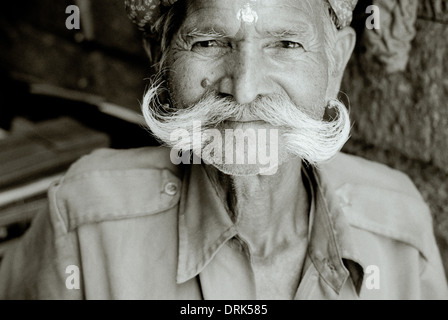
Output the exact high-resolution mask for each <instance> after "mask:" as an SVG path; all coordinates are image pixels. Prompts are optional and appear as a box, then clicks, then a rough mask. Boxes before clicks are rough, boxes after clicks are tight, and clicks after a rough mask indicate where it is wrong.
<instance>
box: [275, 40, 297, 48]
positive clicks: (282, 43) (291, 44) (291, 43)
mask: <svg viewBox="0 0 448 320" xmlns="http://www.w3.org/2000/svg"><path fill="white" fill-rule="evenodd" d="M276 46H277V47H280V48H284V49H303V46H302V45H301V44H300V43H298V42H294V41H279V42H277V43H276Z"/></svg>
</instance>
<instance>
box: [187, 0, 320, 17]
mask: <svg viewBox="0 0 448 320" xmlns="http://www.w3.org/2000/svg"><path fill="white" fill-rule="evenodd" d="M188 3H189V6H188V7H189V9H190V10H188V11H189V12H190V13H195V12H197V11H202V10H203V11H222V12H234V13H237V12H239V11H240V10H241V9H244V8H248V7H250V8H251V9H252V10H255V11H257V12H260V13H265V14H268V13H276V12H282V11H283V13H284V12H287V11H289V12H291V14H300V15H306V16H309V17H314V15H316V14H317V13H318V12H319V10H318V9H319V8H320V6H321V5H322V3H323V0H230V1H223V0H188ZM291 10H292V11H291Z"/></svg>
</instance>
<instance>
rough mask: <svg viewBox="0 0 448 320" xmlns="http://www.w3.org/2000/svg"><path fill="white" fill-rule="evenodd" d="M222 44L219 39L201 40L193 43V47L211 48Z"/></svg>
mask: <svg viewBox="0 0 448 320" xmlns="http://www.w3.org/2000/svg"><path fill="white" fill-rule="evenodd" d="M219 46H222V43H219V42H218V41H217V40H207V41H199V42H196V43H195V44H193V48H211V47H219Z"/></svg>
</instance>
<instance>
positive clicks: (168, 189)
mask: <svg viewBox="0 0 448 320" xmlns="http://www.w3.org/2000/svg"><path fill="white" fill-rule="evenodd" d="M165 193H166V194H168V195H170V196H174V195H175V194H176V193H177V184H175V183H174V182H169V183H167V184H166V186H165Z"/></svg>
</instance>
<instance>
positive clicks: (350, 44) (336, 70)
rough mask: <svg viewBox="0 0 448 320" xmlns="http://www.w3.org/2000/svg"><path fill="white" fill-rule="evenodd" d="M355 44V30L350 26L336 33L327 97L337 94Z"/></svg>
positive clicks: (333, 96) (331, 97)
mask: <svg viewBox="0 0 448 320" xmlns="http://www.w3.org/2000/svg"><path fill="white" fill-rule="evenodd" d="M355 44H356V32H355V30H353V28H351V27H345V28H344V29H342V30H338V31H337V33H336V41H335V45H334V47H333V55H334V62H335V64H334V67H333V68H332V70H331V72H330V73H329V85H328V89H327V98H329V99H335V98H337V96H338V93H339V90H340V87H341V82H342V77H343V76H344V71H345V68H346V66H347V63H348V61H349V60H350V57H351V55H352V53H353V49H354V48H355Z"/></svg>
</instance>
